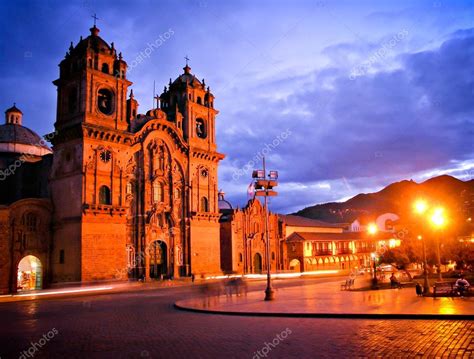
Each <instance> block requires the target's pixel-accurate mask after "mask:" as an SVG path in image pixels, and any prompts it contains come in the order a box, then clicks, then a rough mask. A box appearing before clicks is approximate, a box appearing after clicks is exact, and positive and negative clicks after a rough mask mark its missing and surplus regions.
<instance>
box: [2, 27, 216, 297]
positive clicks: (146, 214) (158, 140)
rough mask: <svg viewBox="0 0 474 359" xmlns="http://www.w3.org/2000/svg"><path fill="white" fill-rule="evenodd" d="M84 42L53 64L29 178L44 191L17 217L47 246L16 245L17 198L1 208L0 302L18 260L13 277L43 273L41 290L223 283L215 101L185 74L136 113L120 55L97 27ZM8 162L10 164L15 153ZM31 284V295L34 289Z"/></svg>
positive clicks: (13, 284)
mask: <svg viewBox="0 0 474 359" xmlns="http://www.w3.org/2000/svg"><path fill="white" fill-rule="evenodd" d="M90 31H91V34H90V35H89V36H88V37H87V38H84V39H83V38H81V40H80V41H79V43H78V44H77V45H75V46H74V45H73V44H72V43H71V46H70V48H69V51H68V52H67V53H66V56H65V58H64V59H63V60H62V61H61V63H60V65H59V68H60V74H59V78H58V79H57V80H56V81H54V84H55V85H56V87H57V113H56V122H55V125H54V127H55V131H54V132H53V133H51V134H49V135H48V138H49V140H50V142H51V144H52V154H51V150H49V149H48V147H47V146H44V147H45V148H43V152H45V153H41V154H39V155H38V156H37V157H38V162H40V163H43V164H45V165H44V166H45V167H46V170H45V171H44V172H45V173H43V174H42V177H41V180H39V179H38V181H42V182H45V183H44V184H43V187H42V188H43V189H44V190H43V191H39V192H38V193H37V194H35V195H34V196H26V195H25V196H26V197H27V198H30V197H33V198H34V199H29V200H30V201H36V202H37V203H36V202H35V204H34V206H33V205H32V206H30V209H29V210H28V211H26V212H28V213H26V214H25V215H28V216H29V218H30V222H34V223H35V224H37V225H38V226H39V225H40V224H41V226H44V228H43V233H47V236H48V237H50V238H48V239H44V240H42V241H40V242H41V243H43V246H42V247H41V248H36V247H34V246H32V243H33V242H34V241H29V242H28V241H26V242H24V243H23V244H22V245H20V244H21V238H19V236H22V235H23V232H21V234H20V232H19V231H18V230H17V229H16V228H18V227H15V225H16V224H17V223H19V224H21V223H24V226H25V227H28V223H30V222H28V220H26V219H25V218H23V217H21V216H22V215H23V214H18V215H17V216H20V217H19V218H16V219H15V218H14V217H15V213H14V212H15V206H16V207H19V205H20V204H21V203H20V202H21V201H22V200H23V201H25V199H23V198H25V196H20V197H18V198H12V199H10V200H8V199H6V200H5V201H3V202H2V206H1V207H0V220H3V222H1V223H0V229H2V230H4V231H5V237H2V243H1V249H2V254H1V255H2V257H3V256H4V257H5V261H7V262H8V263H7V264H6V265H5V268H1V269H2V270H1V272H2V277H1V278H0V281H1V283H0V287H1V290H2V292H5V291H10V292H14V291H16V290H17V289H22V285H21V284H20V282H22V281H23V279H22V277H21V275H20V270H18V271H17V270H16V268H20V267H21V265H20V264H21V263H20V262H21V261H22V258H23V259H24V258H25V256H28V257H32V258H29V262H28V263H26V264H25V268H26V269H25V271H23V272H22V275H24V274H27V276H28V275H29V274H28V273H30V274H31V273H33V272H34V270H35V269H37V268H38V267H41V270H42V271H41V274H37V275H36V276H37V277H38V276H40V277H42V280H41V281H42V282H44V283H45V284H46V283H57V282H75V281H86V282H88V281H95V280H112V279H126V278H141V279H147V278H164V277H168V278H172V277H174V278H176V277H187V276H191V275H192V274H194V275H202V274H216V273H221V267H220V246H219V216H220V215H219V208H218V190H217V169H218V164H219V161H220V160H222V159H223V158H224V155H222V154H220V153H219V152H217V146H216V138H215V120H216V116H217V114H218V111H217V110H216V109H215V108H214V96H213V94H212V93H211V92H210V89H209V87H207V86H206V84H205V82H204V80H202V81H200V80H198V79H197V78H196V77H195V76H194V75H193V74H192V73H191V68H190V67H189V66H188V65H187V64H186V66H185V67H184V68H183V73H182V74H181V75H179V76H178V77H177V78H176V79H175V80H174V81H172V80H171V79H170V83H169V84H168V86H165V88H164V90H163V92H162V94H161V95H160V96H159V98H157V100H158V101H157V104H156V106H155V107H156V108H153V109H151V110H149V111H148V112H146V114H139V113H138V102H137V101H136V100H135V99H134V96H133V91H130V86H131V85H132V83H131V82H130V81H129V80H128V78H127V63H126V62H125V61H124V59H123V58H122V54H121V53H118V51H117V50H116V49H115V48H114V44H113V43H111V44H108V43H107V42H106V41H104V40H103V39H102V38H101V37H100V36H99V29H98V28H97V27H96V26H95V25H94V27H92V28H91V29H90ZM7 117H8V114H7ZM20 125H21V124H20ZM5 126H6V125H5ZM21 127H22V126H21ZM5 131H6V130H5ZM5 131H4V132H5ZM0 137H5V136H2V135H1V133H0ZM4 139H5V138H3V139H2V138H0V142H3V140H4ZM10 147H11V146H10ZM36 147H37V148H38V149H40V148H41V146H36ZM46 149H48V150H46ZM38 151H39V150H38ZM10 152H11V153H9V154H8V156H9V157H8V158H10V157H12V156H13V157H12V158H13V159H11V160H9V161H10V162H12V161H15V159H14V158H15V154H16V157H20V154H21V153H22V151H21V150H16V152H15V151H10ZM5 156H6V155H5V153H2V158H5ZM8 158H7V159H6V160H5V161H7V162H5V161H4V162H5V163H3V166H2V168H7V167H8V165H9V163H10V162H8ZM19 167H20V168H21V167H22V166H19ZM25 168H26V167H25ZM17 172H19V170H18V171H17ZM2 173H3V172H2ZM15 175H16V176H17V175H18V173H16V174H15ZM7 177H8V176H7ZM11 178H13V177H11ZM5 188H6V187H4V189H5ZM2 192H5V196H7V194H8V192H11V191H10V187H9V189H8V190H5V191H2ZM40 192H41V193H40ZM36 207H38V209H35V208H36ZM2 210H3V212H2ZM17 211H18V210H17ZM2 213H3V217H2ZM32 218H33V219H32ZM38 226H35V227H34V228H33V227H32V226H30V227H31V228H30V229H31V231H32V232H37V233H38V230H39V227H38ZM6 232H8V233H6ZM19 243H20V244H19ZM6 253H8V255H6ZM2 259H3V258H2ZM2 263H6V262H4V261H2ZM3 269H5V271H4V270H3ZM3 273H8V275H4V274H3ZM25 281H26V282H28V280H25ZM33 282H34V283H36V282H38V281H37V280H36V279H31V278H30V279H29V282H28V283H29V284H30V287H28V288H29V289H35V288H38V284H37V283H36V284H31V283H33ZM28 283H27V284H25V285H28ZM41 286H43V285H41ZM23 289H24V288H23Z"/></svg>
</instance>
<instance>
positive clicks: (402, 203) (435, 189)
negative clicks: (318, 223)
mask: <svg viewBox="0 0 474 359" xmlns="http://www.w3.org/2000/svg"><path fill="white" fill-rule="evenodd" d="M417 198H424V199H426V200H427V201H429V202H430V203H433V204H439V205H443V206H446V207H448V208H449V209H450V212H452V213H453V214H454V213H456V214H460V213H465V211H466V210H468V211H470V213H471V214H472V209H473V204H474V180H470V181H461V180H459V179H457V178H454V177H452V176H448V175H443V176H438V177H433V178H430V179H428V180H426V181H425V182H422V183H416V182H414V181H413V180H410V181H407V180H405V181H401V182H395V183H392V184H390V185H388V186H387V187H385V188H384V189H382V190H380V191H379V192H375V193H361V194H358V195H356V196H355V197H352V198H351V199H349V200H347V201H346V202H332V203H324V204H318V205H315V206H311V207H307V208H304V209H302V210H300V211H298V212H296V213H294V214H296V215H298V216H303V217H307V218H313V219H319V220H323V221H327V222H346V223H347V222H352V221H354V220H355V219H356V218H359V217H367V216H372V215H377V214H380V213H383V212H393V213H397V214H399V215H401V216H403V214H406V213H408V212H409V211H411V208H412V204H413V202H414V201H415V200H416V199H417Z"/></svg>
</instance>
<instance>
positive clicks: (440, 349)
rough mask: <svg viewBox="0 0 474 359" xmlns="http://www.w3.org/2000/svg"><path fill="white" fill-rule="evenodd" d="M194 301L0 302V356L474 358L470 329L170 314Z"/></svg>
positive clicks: (156, 293) (150, 294)
mask: <svg viewBox="0 0 474 359" xmlns="http://www.w3.org/2000/svg"><path fill="white" fill-rule="evenodd" d="M193 295H196V293H195V292H193V290H192V288H170V289H159V290H153V291H146V292H141V293H124V294H111V295H94V296H87V297H74V298H64V299H55V300H40V301H29V302H18V303H5V304H1V305H0V323H1V325H0V356H1V358H2V359H5V358H32V357H35V358H348V357H368V358H379V357H384V358H407V357H412V358H415V357H429V358H431V357H433V358H434V357H459V358H474V322H473V321H448V320H445V321H439V320H429V321H428V320H358V319H357V320H356V319H313V318H307V319H306V318H305V319H301V318H259V317H233V316H232V317H229V316H221V315H210V314H200V313H189V312H183V311H178V310H176V309H174V308H173V303H174V302H175V301H176V300H179V299H183V298H188V297H191V296H193ZM23 351H24V352H23ZM22 353H23V354H22ZM22 355H23V356H22Z"/></svg>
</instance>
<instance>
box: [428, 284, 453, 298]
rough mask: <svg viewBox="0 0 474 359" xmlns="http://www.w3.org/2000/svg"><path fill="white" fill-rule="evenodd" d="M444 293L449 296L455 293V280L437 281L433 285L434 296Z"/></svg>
mask: <svg viewBox="0 0 474 359" xmlns="http://www.w3.org/2000/svg"><path fill="white" fill-rule="evenodd" d="M442 294H444V295H447V296H453V295H455V294H456V291H455V289H454V282H435V284H434V286H433V297H436V296H438V295H442Z"/></svg>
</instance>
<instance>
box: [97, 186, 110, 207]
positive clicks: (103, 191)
mask: <svg viewBox="0 0 474 359" xmlns="http://www.w3.org/2000/svg"><path fill="white" fill-rule="evenodd" d="M99 204H105V205H108V206H110V205H111V204H112V200H111V198H110V188H109V187H107V186H102V187H100V189H99Z"/></svg>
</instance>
